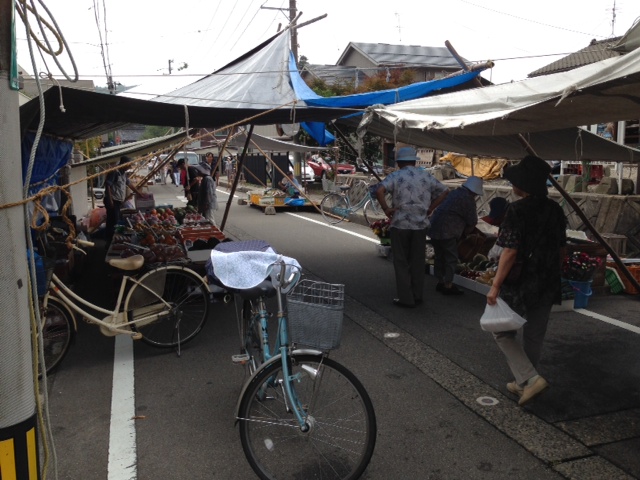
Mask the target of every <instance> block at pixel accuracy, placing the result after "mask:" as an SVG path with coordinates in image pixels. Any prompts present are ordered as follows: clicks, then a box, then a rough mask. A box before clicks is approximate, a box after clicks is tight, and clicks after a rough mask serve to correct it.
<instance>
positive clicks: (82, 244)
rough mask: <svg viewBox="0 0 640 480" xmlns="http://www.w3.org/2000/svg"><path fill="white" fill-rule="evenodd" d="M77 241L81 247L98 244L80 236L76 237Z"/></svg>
mask: <svg viewBox="0 0 640 480" xmlns="http://www.w3.org/2000/svg"><path fill="white" fill-rule="evenodd" d="M76 243H77V244H78V245H79V246H81V247H85V248H87V247H95V246H96V244H95V242H90V241H89V240H80V239H79V238H78V239H76Z"/></svg>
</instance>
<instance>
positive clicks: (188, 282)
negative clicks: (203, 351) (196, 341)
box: [125, 267, 209, 348]
mask: <svg viewBox="0 0 640 480" xmlns="http://www.w3.org/2000/svg"><path fill="white" fill-rule="evenodd" d="M139 283H140V285H135V286H134V287H133V288H132V289H131V292H130V293H129V297H128V299H127V302H126V306H125V309H126V312H127V319H128V321H129V322H130V324H131V329H132V330H133V331H136V332H139V333H141V334H142V341H143V342H145V343H148V344H149V345H153V346H154V347H162V348H165V347H176V346H178V345H183V344H185V343H187V342H189V341H190V340H192V339H193V338H194V337H195V336H196V335H197V334H198V333H199V332H200V330H202V327H203V326H204V324H205V322H206V321H207V313H208V311H209V292H208V290H207V288H206V287H205V285H204V284H203V283H202V280H201V279H200V277H198V276H197V275H196V274H195V273H193V272H191V271H190V270H183V269H181V268H175V267H173V268H172V267H161V268H158V269H156V270H152V271H150V272H149V273H147V274H145V275H144V276H142V277H141V278H140V280H139ZM161 300H164V302H163V301H161ZM165 302H166V304H165ZM167 304H168V305H167Z"/></svg>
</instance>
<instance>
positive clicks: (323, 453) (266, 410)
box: [221, 242, 377, 480]
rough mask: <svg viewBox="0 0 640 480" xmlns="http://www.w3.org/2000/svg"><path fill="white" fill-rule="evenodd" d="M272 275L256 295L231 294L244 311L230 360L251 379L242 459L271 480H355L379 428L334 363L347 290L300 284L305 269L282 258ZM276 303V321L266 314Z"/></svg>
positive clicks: (359, 389) (352, 381) (362, 393)
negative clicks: (274, 330) (272, 334)
mask: <svg viewBox="0 0 640 480" xmlns="http://www.w3.org/2000/svg"><path fill="white" fill-rule="evenodd" d="M231 243H236V244H242V243H244V242H230V244H231ZM221 245H223V244H221ZM238 247H239V246H238V245H236V246H233V247H231V246H230V245H229V244H227V246H223V248H227V249H228V248H238ZM240 248H241V246H240ZM290 260H292V259H290ZM245 265H246V262H245ZM269 272H270V273H269V276H268V278H265V280H264V281H262V282H261V283H260V284H258V285H256V286H254V287H251V288H243V289H234V288H227V289H228V291H229V292H231V293H233V294H234V296H235V301H236V305H237V306H239V305H241V306H242V307H241V308H239V307H237V308H238V310H239V311H238V312H237V313H238V327H239V328H238V330H239V333H240V341H241V348H240V354H238V355H234V357H233V361H234V363H236V364H241V365H245V366H246V368H248V370H249V372H250V374H251V375H250V377H249V379H248V381H247V382H246V383H245V385H244V388H243V390H242V393H241V395H240V398H239V401H238V406H237V412H236V420H237V422H238V423H239V426H240V440H241V443H242V448H243V450H244V453H245V456H246V457H247V460H248V461H249V464H250V465H251V467H252V468H253V470H254V471H255V472H256V474H257V475H258V476H259V477H260V478H262V479H265V480H266V479H276V478H278V479H281V478H305V479H307V478H308V479H311V478H318V479H319V478H322V479H357V478H359V477H360V476H361V475H362V473H363V472H364V470H365V469H366V467H367V465H368V463H369V461H370V459H371V456H372V455H373V450H374V447H375V441H376V431H377V430H376V417H375V412H374V409H373V405H372V403H371V400H370V398H369V395H368V394H367V392H366V390H365V388H364V387H363V386H362V384H361V383H360V381H359V380H358V379H357V378H356V377H355V376H354V375H353V373H351V372H350V371H349V370H348V369H347V368H346V367H344V366H343V365H341V364H339V363H338V362H336V361H335V360H332V359H330V358H329V356H328V355H329V351H330V350H331V349H333V348H336V347H337V346H339V344H340V335H341V331H342V311H343V308H344V286H343V285H332V284H328V283H324V282H316V281H311V280H306V279H305V280H300V270H299V268H298V267H297V266H296V265H293V264H291V263H287V262H286V261H285V260H284V259H283V258H282V257H279V258H278V259H277V260H276V262H275V263H273V265H271V268H270V269H269ZM273 297H275V300H276V303H277V315H276V316H275V318H272V316H271V314H270V313H269V308H268V303H270V301H268V299H269V298H273ZM270 323H271V324H272V325H270ZM274 323H275V325H274ZM270 327H271V328H270ZM273 327H277V335H276V337H275V339H271V338H270V336H269V331H270V330H271V329H272V328H273ZM302 346H304V347H302Z"/></svg>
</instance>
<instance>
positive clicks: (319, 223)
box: [285, 212, 380, 243]
mask: <svg viewBox="0 0 640 480" xmlns="http://www.w3.org/2000/svg"><path fill="white" fill-rule="evenodd" d="M285 213H286V214H287V215H291V216H292V217H296V218H300V219H302V220H306V221H307V222H311V223H315V224H317V225H322V226H323V227H327V228H332V229H334V230H338V231H340V232H343V233H346V234H348V235H352V236H354V237H358V238H360V239H362V240H366V241H367V242H371V243H380V240H376V239H375V238H371V237H367V236H366V235H361V234H359V233H355V232H351V231H349V230H346V229H344V228H340V227H336V226H335V225H329V224H328V223H327V222H321V221H319V220H314V219H312V218H307V217H303V216H302V215H298V214H297V213H291V212H285Z"/></svg>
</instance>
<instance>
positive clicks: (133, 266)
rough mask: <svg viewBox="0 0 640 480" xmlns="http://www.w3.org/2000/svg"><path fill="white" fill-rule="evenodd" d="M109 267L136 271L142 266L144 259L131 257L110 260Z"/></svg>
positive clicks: (138, 256) (140, 256) (137, 256)
mask: <svg viewBox="0 0 640 480" xmlns="http://www.w3.org/2000/svg"><path fill="white" fill-rule="evenodd" d="M109 265H111V266H112V267H114V268H117V269H119V270H138V269H139V268H140V267H142V265H144V257H143V256H142V255H132V256H131V257H128V258H112V259H110V260H109Z"/></svg>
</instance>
